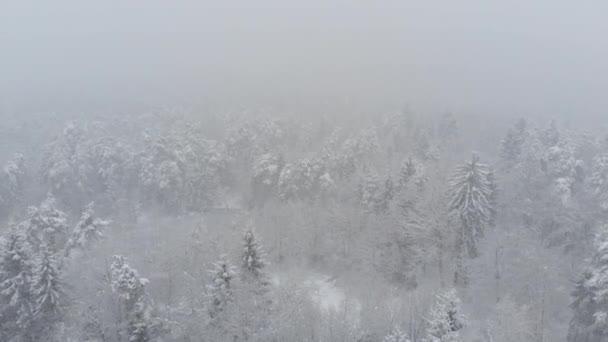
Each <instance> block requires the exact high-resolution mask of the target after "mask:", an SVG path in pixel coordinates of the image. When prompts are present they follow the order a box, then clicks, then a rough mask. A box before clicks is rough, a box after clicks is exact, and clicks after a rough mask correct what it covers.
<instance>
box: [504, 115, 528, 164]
mask: <svg viewBox="0 0 608 342" xmlns="http://www.w3.org/2000/svg"><path fill="white" fill-rule="evenodd" d="M526 126H527V123H526V120H525V119H523V118H522V119H519V121H517V123H516V124H515V125H514V126H513V127H511V128H509V130H508V131H507V135H506V137H505V138H504V139H503V140H502V141H501V142H500V156H501V157H502V159H503V160H505V161H506V162H507V163H509V164H512V163H515V162H517V161H518V159H519V157H520V155H521V153H522V149H523V145H524V143H525V141H526Z"/></svg>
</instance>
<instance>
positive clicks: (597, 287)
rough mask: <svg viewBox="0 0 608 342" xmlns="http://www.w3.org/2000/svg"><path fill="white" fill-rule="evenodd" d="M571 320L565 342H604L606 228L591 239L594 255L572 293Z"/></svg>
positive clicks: (607, 332) (607, 327)
mask: <svg viewBox="0 0 608 342" xmlns="http://www.w3.org/2000/svg"><path fill="white" fill-rule="evenodd" d="M572 295H573V297H574V302H573V303H572V308H573V309H574V318H573V319H572V322H571V323H570V331H569V333H568V341H569V342H579V341H591V342H594V341H598V342H599V341H604V340H605V339H606V338H608V321H607V318H608V311H607V309H606V308H607V306H608V226H603V227H602V228H601V229H600V231H599V232H598V234H597V236H596V239H595V252H594V254H593V257H592V258H591V260H590V263H589V265H588V266H587V268H586V269H585V271H584V272H583V274H582V276H581V278H580V279H578V281H577V283H576V288H575V290H574V292H573V293H572Z"/></svg>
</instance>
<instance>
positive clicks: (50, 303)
mask: <svg viewBox="0 0 608 342" xmlns="http://www.w3.org/2000/svg"><path fill="white" fill-rule="evenodd" d="M36 263H37V264H36V265H35V268H34V275H33V282H32V295H33V302H34V304H35V307H34V320H35V324H36V328H35V330H36V333H37V334H38V336H41V335H42V334H48V333H49V331H50V330H52V328H53V326H54V325H55V324H56V323H57V322H58V321H59V320H60V318H61V313H62V309H63V307H64V305H65V302H66V301H65V293H64V292H63V283H62V281H61V278H60V273H59V270H58V266H57V262H56V261H55V257H54V255H53V254H51V252H50V250H49V249H48V248H47V247H46V245H42V246H41V248H40V253H39V256H38V260H37V261H36Z"/></svg>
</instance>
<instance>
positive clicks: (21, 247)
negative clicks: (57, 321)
mask: <svg viewBox="0 0 608 342" xmlns="http://www.w3.org/2000/svg"><path fill="white" fill-rule="evenodd" d="M31 255H32V251H31V248H30V246H29V245H28V242H27V239H26V236H25V233H24V232H23V231H22V230H21V229H19V228H18V227H12V228H11V230H10V232H9V235H8V237H7V239H6V241H5V243H4V246H3V248H2V256H1V257H0V337H3V338H2V340H9V337H12V336H17V335H23V336H24V335H27V334H28V333H29V331H28V330H29V328H30V325H31V322H32V313H33V300H32V289H31V273H32V271H31V269H32V265H31Z"/></svg>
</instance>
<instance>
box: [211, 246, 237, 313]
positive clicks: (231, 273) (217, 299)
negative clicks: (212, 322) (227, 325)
mask: <svg viewBox="0 0 608 342" xmlns="http://www.w3.org/2000/svg"><path fill="white" fill-rule="evenodd" d="M209 273H210V274H211V276H212V282H211V284H210V285H208V286H207V289H208V291H209V298H210V300H209V304H208V312H209V316H210V317H211V318H212V319H214V318H216V317H218V316H219V315H220V314H221V313H222V312H224V310H225V308H226V306H227V305H228V304H229V303H231V302H232V301H233V300H234V294H233V290H232V287H233V286H232V281H233V278H234V277H235V275H236V268H235V267H234V266H232V264H231V263H230V261H228V258H227V257H226V255H222V256H221V257H220V260H219V261H217V262H216V263H214V264H213V269H212V270H211V271H209Z"/></svg>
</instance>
